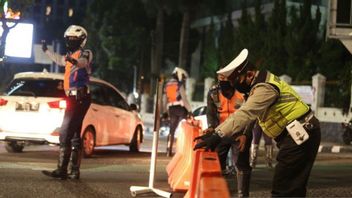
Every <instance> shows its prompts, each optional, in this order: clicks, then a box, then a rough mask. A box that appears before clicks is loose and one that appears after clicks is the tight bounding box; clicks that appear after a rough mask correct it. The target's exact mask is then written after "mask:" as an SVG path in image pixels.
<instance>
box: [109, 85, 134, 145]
mask: <svg viewBox="0 0 352 198" xmlns="http://www.w3.org/2000/svg"><path fill="white" fill-rule="evenodd" d="M105 89H106V92H107V93H109V94H108V101H109V105H110V107H109V108H110V112H111V114H112V118H111V119H110V122H109V128H110V129H109V131H111V133H110V137H111V141H112V142H113V143H114V144H125V143H129V142H130V137H131V136H130V134H131V131H132V130H133V131H134V129H132V126H131V120H132V119H133V118H132V113H131V112H130V111H129V105H128V104H127V102H126V100H125V99H124V98H123V97H122V96H121V94H120V93H118V92H117V91H116V90H115V89H113V88H112V87H110V86H107V85H106V86H105Z"/></svg>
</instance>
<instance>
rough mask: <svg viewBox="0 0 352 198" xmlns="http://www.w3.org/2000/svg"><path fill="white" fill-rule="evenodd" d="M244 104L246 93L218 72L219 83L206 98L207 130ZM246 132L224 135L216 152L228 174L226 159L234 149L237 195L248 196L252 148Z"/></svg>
mask: <svg viewBox="0 0 352 198" xmlns="http://www.w3.org/2000/svg"><path fill="white" fill-rule="evenodd" d="M243 103H244V97H243V95H242V94H241V93H240V92H238V91H236V89H235V88H234V87H233V86H232V85H231V84H230V82H229V81H228V80H227V78H226V77H225V76H223V75H218V83H217V85H214V86H213V87H212V88H211V89H210V90H209V92H208V97H207V120H208V129H207V130H206V131H214V129H215V128H216V127H217V126H218V125H219V124H221V123H223V122H224V121H225V120H226V118H227V117H228V116H229V115H230V114H232V113H234V112H235V111H236V110H237V109H239V108H240V106H241V105H242V104H243ZM246 132H247V133H246V134H242V133H237V134H235V135H234V136H232V137H223V138H222V140H221V142H220V144H219V145H218V146H217V149H216V150H217V153H218V156H219V160H220V165H221V169H222V172H223V174H225V175H226V174H227V172H226V171H227V170H226V159H227V155H228V152H229V150H230V148H232V156H233V161H234V163H235V168H236V177H237V190H238V197H248V196H249V183H250V176H251V171H252V168H251V167H250V165H249V150H250V149H249V148H250V145H251V139H252V133H251V132H252V131H251V130H250V129H248V130H246Z"/></svg>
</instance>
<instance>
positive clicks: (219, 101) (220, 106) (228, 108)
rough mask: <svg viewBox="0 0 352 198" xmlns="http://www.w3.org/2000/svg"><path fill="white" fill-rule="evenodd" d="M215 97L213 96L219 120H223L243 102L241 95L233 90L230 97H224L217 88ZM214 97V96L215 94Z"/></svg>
mask: <svg viewBox="0 0 352 198" xmlns="http://www.w3.org/2000/svg"><path fill="white" fill-rule="evenodd" d="M217 93H218V94H217V98H214V97H213V100H214V102H215V105H216V106H217V111H218V118H219V122H220V123H222V122H224V121H225V120H226V119H227V118H228V117H229V116H230V115H231V114H232V113H234V112H235V111H236V110H237V109H239V108H240V107H241V105H242V104H243V102H244V97H243V95H242V94H241V93H240V92H238V91H235V93H234V94H233V95H232V97H231V98H230V99H228V98H226V97H225V96H224V95H223V94H222V93H221V91H220V89H219V90H217ZM215 97H216V96H215Z"/></svg>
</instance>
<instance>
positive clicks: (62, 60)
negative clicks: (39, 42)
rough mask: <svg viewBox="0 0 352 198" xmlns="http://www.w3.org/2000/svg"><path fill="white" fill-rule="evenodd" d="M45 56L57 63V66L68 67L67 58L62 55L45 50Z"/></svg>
mask: <svg viewBox="0 0 352 198" xmlns="http://www.w3.org/2000/svg"><path fill="white" fill-rule="evenodd" d="M45 54H46V55H47V56H48V57H49V58H50V60H52V61H53V62H55V63H56V64H57V65H59V66H65V65H66V61H65V56H62V55H60V54H58V53H55V52H52V51H50V50H49V49H47V50H45Z"/></svg>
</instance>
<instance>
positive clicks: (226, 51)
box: [219, 13, 235, 67]
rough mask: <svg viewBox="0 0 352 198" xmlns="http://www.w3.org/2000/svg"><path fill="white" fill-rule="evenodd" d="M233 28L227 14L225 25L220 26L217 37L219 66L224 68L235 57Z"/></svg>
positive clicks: (229, 16)
mask: <svg viewBox="0 0 352 198" xmlns="http://www.w3.org/2000/svg"><path fill="white" fill-rule="evenodd" d="M234 36H235V35H234V26H233V23H232V15H231V13H228V14H227V20H226V22H225V25H221V29H220V36H219V64H220V67H224V66H226V65H227V64H228V63H230V62H231V61H232V59H233V58H234V55H235V50H234V48H235V38H234Z"/></svg>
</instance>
